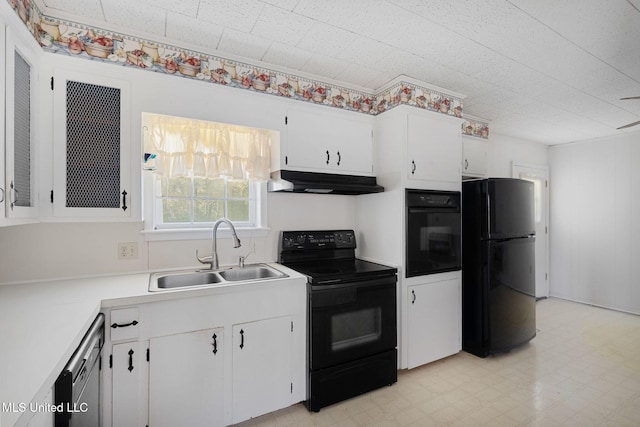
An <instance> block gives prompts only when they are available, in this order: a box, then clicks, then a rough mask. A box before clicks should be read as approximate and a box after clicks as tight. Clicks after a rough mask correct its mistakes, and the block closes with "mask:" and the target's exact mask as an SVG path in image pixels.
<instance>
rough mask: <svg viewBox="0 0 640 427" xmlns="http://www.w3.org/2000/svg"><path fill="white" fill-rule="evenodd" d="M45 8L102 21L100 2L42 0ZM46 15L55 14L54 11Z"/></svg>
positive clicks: (49, 11) (96, 0)
mask: <svg viewBox="0 0 640 427" xmlns="http://www.w3.org/2000/svg"><path fill="white" fill-rule="evenodd" d="M42 2H43V3H44V5H45V6H46V7H47V8H51V9H57V10H59V11H62V12H66V13H70V14H72V15H76V16H81V17H90V18H91V19H95V20H101V21H103V20H104V13H103V12H102V4H101V1H100V0H86V1H78V0H43V1H42ZM48 13H51V14H55V10H48Z"/></svg>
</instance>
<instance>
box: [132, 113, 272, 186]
mask: <svg viewBox="0 0 640 427" xmlns="http://www.w3.org/2000/svg"><path fill="white" fill-rule="evenodd" d="M144 131H145V136H144V146H145V150H144V153H145V154H144V164H145V168H147V169H152V170H153V171H154V172H155V173H157V174H159V175H161V176H163V177H167V178H177V177H196V178H198V177H199V178H219V177H228V178H230V179H237V180H243V179H247V180H249V181H253V182H263V181H267V180H268V179H269V172H270V171H269V169H270V163H271V131H269V130H265V129H256V128H249V127H244V126H235V125H229V124H225V123H215V122H207V121H201V120H192V119H185V118H180V117H170V116H159V115H148V120H146V125H145V126H144Z"/></svg>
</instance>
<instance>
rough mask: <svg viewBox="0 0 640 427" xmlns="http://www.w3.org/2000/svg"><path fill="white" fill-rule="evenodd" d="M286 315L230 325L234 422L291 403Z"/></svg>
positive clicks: (290, 326) (289, 336)
mask: <svg viewBox="0 0 640 427" xmlns="http://www.w3.org/2000/svg"><path fill="white" fill-rule="evenodd" d="M292 331H293V322H292V318H291V317H289V316H285V317H277V318H273V319H267V320H260V321H257V322H251V323H242V324H238V325H234V326H233V352H232V353H233V396H232V399H233V403H232V418H233V420H232V421H233V423H237V422H240V421H244V420H247V419H249V418H251V417H255V416H258V415H262V414H266V413H267V412H272V411H275V410H277V409H281V408H284V407H286V406H289V405H291V404H292V403H294V402H292V390H293V384H292V368H291V351H292V335H293V334H292Z"/></svg>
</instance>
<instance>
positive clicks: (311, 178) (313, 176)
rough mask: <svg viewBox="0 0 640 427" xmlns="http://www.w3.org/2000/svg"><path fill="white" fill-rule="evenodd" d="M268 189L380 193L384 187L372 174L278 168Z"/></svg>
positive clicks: (334, 192)
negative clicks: (344, 173) (340, 173)
mask: <svg viewBox="0 0 640 427" xmlns="http://www.w3.org/2000/svg"><path fill="white" fill-rule="evenodd" d="M267 189H268V191H288V192H292V193H316V194H347V195H357V194H369V193H381V192H383V191H384V188H383V187H381V186H379V185H378V184H377V183H376V178H375V177H373V176H358V175H339V174H332V173H316V172H299V171H290V170H279V171H276V172H272V173H271V180H270V181H269V183H268V185H267Z"/></svg>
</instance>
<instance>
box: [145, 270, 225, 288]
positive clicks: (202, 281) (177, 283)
mask: <svg viewBox="0 0 640 427" xmlns="http://www.w3.org/2000/svg"><path fill="white" fill-rule="evenodd" d="M155 279H156V283H157V287H158V288H159V289H171V288H183V287H186V286H201V285H212V284H214V283H220V282H221V281H222V279H220V276H218V275H217V274H216V273H214V272H213V271H195V272H191V273H181V274H167V275H165V276H158V277H156V278H155Z"/></svg>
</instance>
